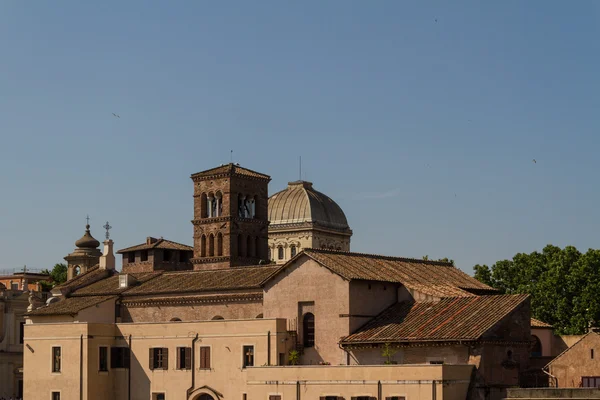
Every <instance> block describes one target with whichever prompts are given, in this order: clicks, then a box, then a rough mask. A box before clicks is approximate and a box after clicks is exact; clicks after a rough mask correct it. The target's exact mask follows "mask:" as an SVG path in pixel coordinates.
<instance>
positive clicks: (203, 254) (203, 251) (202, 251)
mask: <svg viewBox="0 0 600 400" xmlns="http://www.w3.org/2000/svg"><path fill="white" fill-rule="evenodd" d="M200 257H206V236H205V235H202V238H201V239H200Z"/></svg>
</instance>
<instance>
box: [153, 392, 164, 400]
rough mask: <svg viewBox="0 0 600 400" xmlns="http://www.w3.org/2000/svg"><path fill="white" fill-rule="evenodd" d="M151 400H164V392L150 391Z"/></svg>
mask: <svg viewBox="0 0 600 400" xmlns="http://www.w3.org/2000/svg"><path fill="white" fill-rule="evenodd" d="M152 400H165V394H164V393H152Z"/></svg>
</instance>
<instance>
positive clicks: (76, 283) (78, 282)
mask: <svg viewBox="0 0 600 400" xmlns="http://www.w3.org/2000/svg"><path fill="white" fill-rule="evenodd" d="M115 273H116V271H114V270H106V269H100V266H99V265H95V266H93V267H91V268H88V270H87V271H86V272H84V273H83V274H79V275H77V276H75V277H74V278H72V279H70V280H68V281H66V282H65V283H63V284H60V285H57V286H55V287H54V288H52V290H55V289H61V290H65V289H66V290H69V289H71V290H74V289H77V288H79V287H83V286H86V285H89V284H91V283H93V282H96V281H98V280H100V279H103V278H104V277H107V276H110V275H112V274H115Z"/></svg>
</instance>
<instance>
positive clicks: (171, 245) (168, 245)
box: [117, 238, 194, 254]
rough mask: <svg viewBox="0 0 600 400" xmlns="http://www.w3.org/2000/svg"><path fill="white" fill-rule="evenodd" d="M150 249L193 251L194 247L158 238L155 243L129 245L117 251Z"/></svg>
mask: <svg viewBox="0 0 600 400" xmlns="http://www.w3.org/2000/svg"><path fill="white" fill-rule="evenodd" d="M149 249H167V250H186V251H193V250H194V248H193V247H191V246H188V245H186V244H181V243H177V242H173V241H171V240H167V239H162V238H161V239H157V240H156V242H154V243H150V244H147V243H142V244H138V245H135V246H131V247H127V248H125V249H121V250H119V251H117V254H121V253H125V252H128V251H138V250H149Z"/></svg>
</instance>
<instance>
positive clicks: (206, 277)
mask: <svg viewBox="0 0 600 400" xmlns="http://www.w3.org/2000/svg"><path fill="white" fill-rule="evenodd" d="M280 268H281V267H279V266H260V267H236V268H228V269H220V270H207V271H181V272H164V273H162V274H161V275H159V276H157V277H156V278H154V279H150V280H148V281H147V282H145V283H142V284H140V285H138V286H134V287H133V288H131V289H130V290H127V291H126V292H124V295H125V296H132V295H148V294H153V295H155V294H168V293H191V292H209V291H218V290H239V289H254V288H260V287H261V285H262V283H263V282H264V281H265V280H267V279H268V278H269V277H271V275H273V274H274V273H276V272H277V271H278V270H279V269H280Z"/></svg>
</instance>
